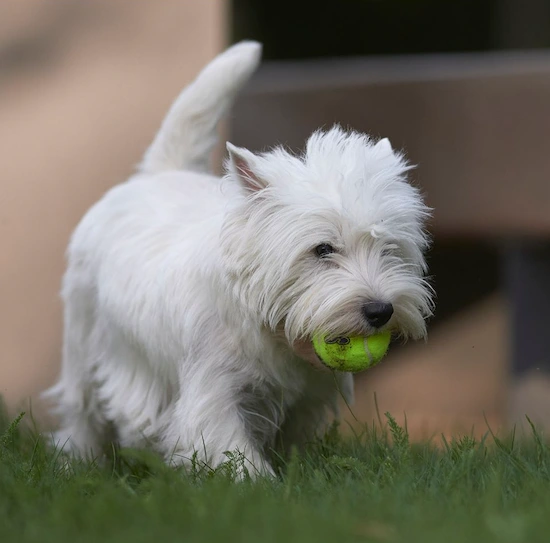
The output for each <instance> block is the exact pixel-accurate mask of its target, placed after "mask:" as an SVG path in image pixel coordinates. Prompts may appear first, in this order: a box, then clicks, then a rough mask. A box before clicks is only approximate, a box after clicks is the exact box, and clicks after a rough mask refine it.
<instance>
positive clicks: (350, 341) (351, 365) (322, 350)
mask: <svg viewBox="0 0 550 543" xmlns="http://www.w3.org/2000/svg"><path fill="white" fill-rule="evenodd" d="M390 340H391V333H390V332H382V333H380V334H374V335H372V336H353V337H337V338H334V339H329V340H326V339H325V338H323V337H315V338H313V347H314V348H315V352H316V353H317V356H318V357H319V358H320V359H321V361H322V362H323V363H324V364H325V365H327V366H328V367H329V368H332V369H335V370H338V371H349V372H358V371H363V370H366V369H367V368H372V367H373V366H376V364H378V362H380V360H382V358H383V357H384V355H385V354H386V352H387V351H388V347H389V346H390Z"/></svg>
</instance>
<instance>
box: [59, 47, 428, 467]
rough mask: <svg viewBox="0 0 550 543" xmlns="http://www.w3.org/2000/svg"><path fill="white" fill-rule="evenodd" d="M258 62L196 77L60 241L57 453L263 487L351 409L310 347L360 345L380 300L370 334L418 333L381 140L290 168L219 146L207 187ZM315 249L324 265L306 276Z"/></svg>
mask: <svg viewBox="0 0 550 543" xmlns="http://www.w3.org/2000/svg"><path fill="white" fill-rule="evenodd" d="M259 57H260V46H259V45H258V44H256V43H253V42H243V43H241V44H238V45H236V46H234V47H232V48H230V49H229V50H228V51H226V52H225V53H224V54H222V55H220V56H219V57H218V58H216V59H215V60H214V61H213V62H212V63H211V64H210V65H208V66H207V67H206V68H205V70H203V72H202V73H201V74H200V75H199V76H198V78H197V79H196V80H195V82H194V83H193V84H192V85H190V86H189V87H188V88H187V89H185V90H184V91H183V92H182V94H181V95H180V97H179V98H178V99H177V100H176V102H175V103H174V105H173V106H172V109H171V110H170V112H169V113H168V116H167V117H166V119H165V121H164V123H163V125H162V127H161V130H160V131H159V133H158V135H157V136H156V139H155V140H154V142H153V144H152V145H151V147H150V148H149V150H148V151H147V153H146V154H145V157H144V160H143V162H142V164H141V167H140V169H139V171H138V173H137V174H136V175H135V176H133V177H132V178H130V179H129V180H128V181H127V182H126V183H123V184H121V185H119V186H117V187H115V188H113V189H112V190H110V191H109V192H108V193H107V194H106V195H105V196H104V197H103V198H102V199H101V200H100V201H99V202H98V203H97V204H96V205H95V206H93V207H92V208H91V209H90V211H89V212H88V213H87V214H86V216H85V217H84V218H83V220H82V221H81V223H80V224H79V226H78V227H77V229H76V231H75V232H74V235H73V237H72V240H71V242H70V245H69V248H68V253H67V254H68V268H67V272H66V275H65V278H64V282H63V289H62V297H63V300H64V304H65V333H64V348H63V365H62V372H61V377H60V380H59V382H58V384H57V385H56V386H55V387H53V388H52V389H51V390H50V391H49V395H50V396H51V397H52V398H55V400H56V402H57V408H58V409H57V410H58V413H59V415H60V416H61V419H62V425H61V429H60V431H59V432H58V433H57V434H56V435H55V440H56V442H57V443H59V444H60V445H62V446H64V448H65V450H69V451H72V452H75V453H77V454H84V455H85V454H93V455H98V454H99V453H100V452H101V450H102V447H103V446H104V445H105V444H106V441H107V440H108V439H111V438H112V437H114V438H115V439H116V440H118V441H119V442H120V443H121V444H122V445H124V446H133V447H145V446H147V447H151V448H153V449H155V450H157V451H159V452H160V453H161V454H163V455H164V456H165V457H166V458H167V459H170V460H172V461H176V462H187V461H189V460H190V459H191V458H192V457H193V456H194V455H195V456H196V458H199V459H200V460H202V461H204V462H205V463H207V464H209V465H211V466H216V465H218V464H219V463H220V462H222V461H224V460H225V458H226V457H225V452H226V451H235V450H238V451H240V452H241V453H243V454H244V456H245V457H246V458H247V461H248V462H249V464H248V467H249V468H251V467H253V469H252V470H250V471H257V472H260V473H271V471H272V470H271V467H270V465H269V462H268V461H267V456H266V451H267V449H269V448H270V447H272V446H275V445H276V444H277V443H278V442H279V441H282V442H284V446H288V445H290V444H300V443H303V442H304V441H305V440H307V439H308V438H309V437H311V436H312V435H313V434H314V432H315V431H316V430H317V429H318V428H319V427H320V425H322V423H323V421H324V420H325V415H326V410H327V408H331V409H335V408H336V403H337V399H338V395H339V394H340V393H343V394H344V396H346V398H347V400H348V401H351V398H352V385H353V383H352V378H351V376H350V375H348V374H339V373H332V372H329V371H323V369H322V368H320V367H319V366H320V365H319V364H318V362H317V361H316V358H315V355H314V353H313V351H312V349H311V337H312V336H313V334H314V333H316V332H319V331H322V332H326V333H338V334H351V333H355V334H367V333H372V331H373V330H372V327H370V326H369V325H368V323H366V322H365V320H364V318H363V317H362V313H361V304H363V303H364V302H365V301H369V300H377V299H384V300H389V301H391V302H392V303H393V306H394V315H393V317H392V318H391V320H390V321H389V323H388V324H387V326H385V327H389V328H390V329H392V330H395V331H396V332H398V333H400V334H402V335H404V336H413V337H422V336H423V335H424V334H425V324H424V317H425V316H426V315H427V314H428V313H429V311H430V303H431V302H430V292H429V289H428V287H427V286H426V284H425V282H424V280H423V279H422V276H423V273H424V268H425V265H424V259H423V251H424V249H425V247H426V243H427V240H426V236H425V234H424V231H423V220H424V218H425V216H426V215H427V209H426V208H425V207H424V204H423V203H422V200H421V198H420V196H419V194H418V192H417V191H416V190H415V189H414V188H412V187H411V186H410V185H408V184H407V183H406V180H405V174H406V170H407V168H408V167H407V164H406V163H405V161H404V160H403V158H402V157H401V156H399V155H396V154H395V153H394V152H393V151H392V150H391V146H390V145H389V142H387V140H382V141H380V142H378V143H373V142H371V141H370V140H369V139H368V138H367V137H366V136H362V135H359V134H356V133H345V132H343V131H342V130H340V129H338V128H335V129H333V130H331V131H329V132H327V133H316V134H314V135H313V136H312V137H311V138H310V140H309V142H308V146H307V150H306V153H305V155H304V157H294V156H291V155H289V154H288V153H286V152H285V151H283V150H281V149H276V150H275V151H272V152H271V153H267V154H264V155H254V154H252V153H250V152H249V151H246V150H244V149H237V148H235V147H233V146H230V145H228V148H229V151H230V159H229V160H228V164H227V172H228V173H227V175H226V176H225V177H224V179H223V180H221V179H219V178H217V177H214V176H212V175H210V174H209V173H207V172H208V159H209V153H210V151H211V149H212V147H213V145H214V143H215V128H216V124H217V122H218V121H219V120H220V118H221V117H223V115H224V114H225V113H226V111H227V110H228V108H229V107H230V105H231V103H232V101H233V98H234V96H235V95H236V93H237V92H238V90H239V89H240V88H241V87H242V86H243V85H244V84H245V82H246V81H247V79H248V78H249V76H250V75H251V73H252V72H253V71H254V70H255V68H256V66H257V64H258V62H259ZM322 243H330V244H331V245H332V246H333V247H334V250H335V252H334V254H331V255H330V256H329V257H328V258H325V259H322V260H320V259H319V258H318V257H316V255H315V254H314V249H315V247H316V246H318V245H319V244H322ZM109 428H111V429H113V430H114V436H112V435H110V434H109V433H108V429H109Z"/></svg>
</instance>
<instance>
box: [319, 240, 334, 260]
mask: <svg viewBox="0 0 550 543" xmlns="http://www.w3.org/2000/svg"><path fill="white" fill-rule="evenodd" d="M332 253H334V247H333V246H332V245H329V244H328V243H321V245H317V247H315V254H316V255H317V256H318V257H319V258H324V257H326V256H328V255H330V254H332Z"/></svg>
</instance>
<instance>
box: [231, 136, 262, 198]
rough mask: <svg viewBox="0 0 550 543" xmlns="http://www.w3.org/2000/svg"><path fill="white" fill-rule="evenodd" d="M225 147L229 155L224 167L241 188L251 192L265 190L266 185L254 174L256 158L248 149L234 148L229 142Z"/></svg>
mask: <svg viewBox="0 0 550 543" xmlns="http://www.w3.org/2000/svg"><path fill="white" fill-rule="evenodd" d="M226 147H227V151H228V153H229V160H228V161H227V164H226V167H227V169H228V170H229V171H230V173H231V174H232V175H233V176H234V177H236V178H237V179H238V180H239V181H240V182H241V184H242V186H243V187H244V188H245V189H247V190H249V191H252V192H256V191H258V190H262V189H265V187H266V186H267V183H266V182H265V181H264V180H263V179H261V178H260V176H259V175H258V174H257V173H256V166H257V162H258V157H257V156H256V155H255V154H254V153H251V152H250V151H249V150H248V149H243V148H242V147H235V146H234V145H233V144H231V143H229V142H227V144H226Z"/></svg>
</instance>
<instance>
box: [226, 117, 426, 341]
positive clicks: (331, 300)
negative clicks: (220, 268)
mask: <svg viewBox="0 0 550 543" xmlns="http://www.w3.org/2000/svg"><path fill="white" fill-rule="evenodd" d="M228 150H229V159H228V161H227V165H226V166H227V175H226V182H230V183H234V182H237V183H238V184H239V185H240V187H241V189H242V190H241V196H239V198H237V199H238V200H239V201H238V202H235V207H234V208H233V209H232V210H231V211H230V212H229V214H228V218H227V221H226V224H225V226H224V230H223V234H222V245H223V251H224V264H225V267H226V270H227V273H228V277H229V278H230V281H231V287H232V289H233V293H234V295H235V296H236V298H237V299H238V300H239V301H240V303H242V304H243V305H244V306H245V308H246V311H248V312H252V315H253V316H254V317H256V318H257V319H259V320H260V321H261V322H263V323H264V324H265V325H266V326H268V327H269V328H271V329H273V330H277V329H278V328H280V327H283V329H284V332H285V335H286V337H287V339H288V340H289V342H290V343H294V342H295V341H296V340H304V339H306V340H310V339H311V338H312V337H313V336H314V335H315V334H318V333H323V334H331V335H368V334H372V333H374V332H376V331H379V330H383V329H390V330H392V332H394V333H395V334H397V335H399V336H401V337H403V338H408V337H412V338H421V337H423V336H425V334H426V325H425V318H426V317H427V316H428V315H429V314H430V313H431V308H432V290H431V288H430V286H429V285H428V283H427V281H426V279H425V277H424V275H425V272H426V263H425V259H424V252H425V250H426V248H427V246H428V236H427V234H426V232H425V229H424V225H425V221H426V219H427V218H428V216H429V211H430V210H429V209H428V208H427V207H426V206H425V204H424V202H423V200H422V197H421V195H420V193H419V191H418V190H417V189H416V188H415V187H413V186H411V185H410V184H409V183H408V182H407V179H406V176H407V171H408V170H409V169H410V166H409V165H408V164H407V162H406V161H405V159H404V158H403V156H402V155H400V154H398V153H395V152H394V151H393V150H392V148H391V145H390V143H389V142H388V140H385V139H384V140H380V141H378V142H373V141H371V140H370V139H369V138H368V137H367V136H364V135H361V134H357V133H354V132H345V131H343V130H342V129H340V128H338V127H336V128H333V129H331V130H330V131H328V132H316V133H315V134H313V135H312V136H311V137H310V139H309V141H308V143H307V147H306V150H305V153H304V155H303V156H301V157H296V156H292V155H291V154H289V153H288V152H286V151H285V150H283V149H281V148H277V149H275V150H273V151H271V152H269V153H265V154H261V155H256V154H253V153H251V152H250V151H247V150H245V149H238V148H236V147H234V146H232V145H230V144H228Z"/></svg>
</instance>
